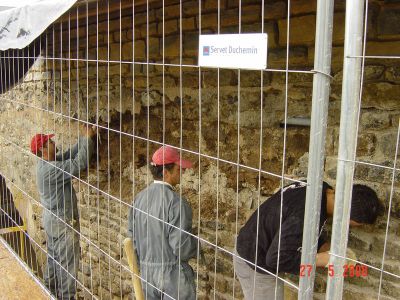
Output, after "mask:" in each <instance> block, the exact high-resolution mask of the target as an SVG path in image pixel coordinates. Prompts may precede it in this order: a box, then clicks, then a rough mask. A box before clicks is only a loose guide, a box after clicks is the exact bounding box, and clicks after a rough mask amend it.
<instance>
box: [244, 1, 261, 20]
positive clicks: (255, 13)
mask: <svg viewBox="0 0 400 300" xmlns="http://www.w3.org/2000/svg"><path fill="white" fill-rule="evenodd" d="M261 17H262V16H261V5H259V4H255V5H248V6H244V7H242V23H253V22H261Z"/></svg>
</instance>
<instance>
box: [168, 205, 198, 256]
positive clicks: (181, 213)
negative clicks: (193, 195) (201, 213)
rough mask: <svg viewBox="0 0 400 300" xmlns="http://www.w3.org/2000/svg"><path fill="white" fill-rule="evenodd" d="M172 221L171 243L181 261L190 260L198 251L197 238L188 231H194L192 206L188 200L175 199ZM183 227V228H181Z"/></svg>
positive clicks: (171, 208)
mask: <svg viewBox="0 0 400 300" xmlns="http://www.w3.org/2000/svg"><path fill="white" fill-rule="evenodd" d="M169 220H170V223H171V224H172V225H174V226H176V227H177V228H175V227H172V226H170V228H169V245H170V246H171V248H172V250H173V252H174V254H175V255H176V256H179V255H180V259H181V261H188V260H189V259H190V258H192V257H195V256H196V253H197V239H196V238H195V237H193V236H191V235H189V234H187V232H190V233H191V232H192V208H191V207H190V205H189V204H188V203H187V201H186V200H180V201H174V202H173V203H172V205H171V207H170V209H169ZM179 228H181V229H182V230H184V231H185V232H184V231H182V230H180V229H179Z"/></svg>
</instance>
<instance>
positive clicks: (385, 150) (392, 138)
mask: <svg viewBox="0 0 400 300" xmlns="http://www.w3.org/2000/svg"><path fill="white" fill-rule="evenodd" d="M396 140H397V132H396V131H391V132H386V133H380V134H378V135H377V142H376V147H377V151H379V153H381V154H383V155H384V157H388V158H390V159H394V156H395V150H396Z"/></svg>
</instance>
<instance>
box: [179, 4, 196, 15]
mask: <svg viewBox="0 0 400 300" xmlns="http://www.w3.org/2000/svg"><path fill="white" fill-rule="evenodd" d="M182 13H183V15H184V16H197V15H198V14H199V2H198V1H189V2H183V3H182Z"/></svg>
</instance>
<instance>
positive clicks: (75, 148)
mask: <svg viewBox="0 0 400 300" xmlns="http://www.w3.org/2000/svg"><path fill="white" fill-rule="evenodd" d="M79 144H80V140H79V142H77V143H76V144H75V145H73V146H72V147H71V148H69V149H68V150H67V151H65V152H63V153H61V154H59V155H57V160H67V159H71V158H74V157H75V156H76V155H77V154H78V151H79V146H80V145H79Z"/></svg>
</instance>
